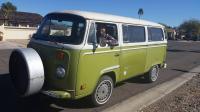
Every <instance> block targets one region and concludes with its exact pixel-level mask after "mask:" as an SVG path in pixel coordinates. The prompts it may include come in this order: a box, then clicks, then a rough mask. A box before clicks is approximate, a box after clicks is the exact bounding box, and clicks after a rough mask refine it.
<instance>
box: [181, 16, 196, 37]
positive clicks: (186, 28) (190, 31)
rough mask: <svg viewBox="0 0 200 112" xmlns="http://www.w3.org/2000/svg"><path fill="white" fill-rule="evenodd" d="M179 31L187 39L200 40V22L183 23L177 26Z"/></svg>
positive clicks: (192, 20) (193, 20) (189, 21)
mask: <svg viewBox="0 0 200 112" xmlns="http://www.w3.org/2000/svg"><path fill="white" fill-rule="evenodd" d="M179 31H180V32H181V34H184V35H185V36H186V38H187V39H192V40H197V39H198V38H200V20H197V19H191V20H188V21H185V22H183V23H182V24H181V25H180V26H179Z"/></svg>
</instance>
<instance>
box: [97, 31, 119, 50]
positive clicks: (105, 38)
mask: <svg viewBox="0 0 200 112" xmlns="http://www.w3.org/2000/svg"><path fill="white" fill-rule="evenodd" d="M99 44H100V46H102V47H104V46H106V44H108V45H111V46H113V45H116V44H118V41H117V40H116V39H115V38H114V37H112V36H111V35H109V34H107V33H106V29H105V28H104V27H102V28H101V29H100V36H99Z"/></svg>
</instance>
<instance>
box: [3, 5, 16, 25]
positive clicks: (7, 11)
mask: <svg viewBox="0 0 200 112" xmlns="http://www.w3.org/2000/svg"><path fill="white" fill-rule="evenodd" d="M16 11H17V7H16V6H15V5H13V4H12V3H11V2H6V3H2V5H1V12H2V13H3V16H4V24H5V25H8V19H9V17H10V16H11V14H12V13H14V12H16Z"/></svg>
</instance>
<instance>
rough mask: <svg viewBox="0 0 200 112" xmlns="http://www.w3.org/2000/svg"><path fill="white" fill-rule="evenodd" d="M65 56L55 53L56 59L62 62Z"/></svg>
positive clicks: (61, 53)
mask: <svg viewBox="0 0 200 112" xmlns="http://www.w3.org/2000/svg"><path fill="white" fill-rule="evenodd" d="M64 57H65V54H64V53H63V52H57V54H56V59H58V60H64Z"/></svg>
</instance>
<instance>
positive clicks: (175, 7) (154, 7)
mask: <svg viewBox="0 0 200 112" xmlns="http://www.w3.org/2000/svg"><path fill="white" fill-rule="evenodd" d="M7 1H10V2H12V3H13V4H14V5H16V6H17V10H18V11H23V12H33V13H39V14H41V15H42V16H44V15H46V14H47V13H49V12H54V11H63V10H82V11H94V12H102V13H108V14H114V15H120V16H127V17H133V18H138V14H137V12H138V9H139V8H143V10H144V15H143V16H142V19H145V20H150V21H154V22H159V23H164V24H167V25H170V26H172V27H176V26H179V25H180V24H181V23H182V22H183V21H186V20H189V19H199V20H200V0H0V4H2V3H3V2H7Z"/></svg>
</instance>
